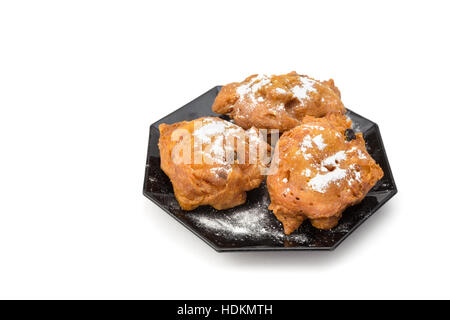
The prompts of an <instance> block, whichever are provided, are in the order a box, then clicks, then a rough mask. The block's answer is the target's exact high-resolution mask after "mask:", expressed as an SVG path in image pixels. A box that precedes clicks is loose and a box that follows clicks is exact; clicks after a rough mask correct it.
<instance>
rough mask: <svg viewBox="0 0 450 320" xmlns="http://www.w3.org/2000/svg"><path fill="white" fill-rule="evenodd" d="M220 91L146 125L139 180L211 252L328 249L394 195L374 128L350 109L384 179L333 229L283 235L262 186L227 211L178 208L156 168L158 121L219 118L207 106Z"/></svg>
mask: <svg viewBox="0 0 450 320" xmlns="http://www.w3.org/2000/svg"><path fill="white" fill-rule="evenodd" d="M220 88H221V87H220V86H218V87H215V88H213V89H211V90H209V91H208V92H206V93H205V94H203V95H201V96H200V97H198V98H197V99H195V100H193V101H192V102H190V103H188V104H187V105H185V106H184V107H182V108H180V109H178V110H176V111H175V112H173V113H171V114H169V115H168V116H166V117H164V118H163V119H161V120H159V121H158V122H155V123H154V124H152V125H151V127H150V138H149V144H148V154H147V166H146V170H145V181H144V195H145V196H146V197H148V198H149V199H150V200H152V201H153V202H155V203H156V204H157V205H158V206H159V207H161V208H162V209H163V210H164V211H166V212H167V213H168V214H170V215H171V216H172V217H174V218H175V219H176V220H178V221H179V222H180V223H182V224H183V225H184V226H185V227H186V228H188V229H189V230H191V231H192V232H193V233H194V234H196V235H197V236H198V237H200V238H201V239H202V240H204V241H205V242H206V243H207V244H209V245H210V246H211V247H213V248H214V249H215V250H217V251H257V250H259V251H261V250H333V249H335V248H336V247H337V246H338V245H339V243H341V242H342V241H343V240H344V239H345V238H346V237H347V236H348V235H349V234H350V233H351V232H353V231H354V230H355V229H356V228H357V227H358V226H359V225H360V224H361V223H362V222H364V221H365V220H366V219H367V218H369V217H370V216H371V215H372V214H374V213H375V211H377V210H378V209H379V208H380V207H381V206H382V205H383V204H384V203H386V201H388V200H389V199H390V198H392V197H393V196H394V195H395V194H396V193H397V188H396V186H395V182H394V178H393V176H392V172H391V169H390V167H389V163H388V159H387V157H386V153H385V150H384V147H383V142H382V140H381V135H380V131H379V129H378V126H377V125H376V124H375V123H373V122H372V121H370V120H367V119H365V118H363V117H361V116H360V115H358V114H356V113H354V112H352V111H350V110H349V111H348V113H347V115H348V116H349V117H350V118H351V119H352V121H353V124H354V129H355V130H356V131H360V132H363V134H364V139H365V140H366V145H367V150H368V152H369V153H370V154H371V155H372V157H373V158H374V159H375V161H376V162H377V163H378V164H379V165H380V166H381V168H382V169H383V171H384V177H383V178H382V179H381V180H380V181H378V183H377V184H376V185H375V186H374V188H373V189H372V190H371V191H370V192H369V193H368V194H367V196H366V198H364V200H363V201H362V202H361V203H360V204H358V205H356V206H353V207H350V208H348V209H347V210H346V211H345V212H344V213H343V217H342V219H341V220H340V221H339V224H338V225H337V226H336V227H335V228H333V229H331V230H319V229H315V228H313V227H312V226H311V224H310V223H309V222H305V223H303V225H302V226H301V227H300V228H299V229H298V230H297V231H295V232H294V233H293V234H291V235H289V236H286V235H284V233H283V228H282V225H281V223H280V222H279V221H278V220H277V219H275V217H274V215H273V214H272V213H271V211H269V210H268V209H267V207H268V205H269V202H270V199H269V195H268V192H267V188H266V186H265V184H263V185H261V186H260V187H259V188H257V189H254V190H252V191H250V192H248V193H247V202H246V203H245V204H243V205H241V206H238V207H235V208H232V209H228V210H222V211H218V210H216V209H214V208H212V207H210V206H202V207H199V208H197V209H195V210H193V211H184V210H182V209H181V208H180V206H179V204H178V202H177V200H176V199H175V196H174V194H173V189H172V184H171V183H170V180H169V178H168V177H167V176H166V175H165V174H164V172H163V171H162V170H161V169H160V155H159V149H158V139H159V130H158V126H159V125H160V124H161V123H168V124H171V123H174V122H179V121H183V120H188V121H189V120H193V119H196V118H199V117H204V116H219V115H217V114H215V113H214V112H212V111H211V106H212V104H213V102H214V99H215V97H216V96H217V94H218V92H219V91H220ZM220 117H221V118H224V119H227V118H226V117H224V116H220Z"/></svg>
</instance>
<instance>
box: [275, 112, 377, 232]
mask: <svg viewBox="0 0 450 320" xmlns="http://www.w3.org/2000/svg"><path fill="white" fill-rule="evenodd" d="M350 125H351V123H350V121H349V120H347V118H345V117H344V116H341V115H335V114H332V115H329V116H327V117H325V118H313V117H309V116H307V117H305V118H304V119H303V122H302V124H301V125H300V126H298V127H296V128H294V129H292V130H290V131H287V132H285V133H284V134H283V135H282V136H281V138H280V140H279V141H278V148H279V149H278V150H276V152H275V153H276V155H275V157H274V159H275V160H273V161H272V165H273V166H275V168H276V167H278V170H275V169H274V172H275V173H274V174H273V175H270V176H268V177H267V187H268V189H269V194H270V199H271V204H270V206H269V209H270V210H272V211H273V212H274V214H275V216H276V217H277V219H278V220H280V221H281V222H282V223H283V227H284V232H285V233H286V234H290V233H292V232H293V231H294V230H296V229H297V228H298V227H299V226H300V225H301V224H302V222H303V221H304V220H305V219H310V220H311V223H312V225H313V226H314V227H316V228H319V229H331V228H332V227H334V226H336V224H337V223H338V221H339V219H340V218H341V215H342V212H343V211H344V210H345V209H346V208H347V207H348V206H352V205H354V204H357V203H359V202H360V201H361V200H362V199H363V198H364V197H365V196H366V194H367V193H368V192H369V190H370V189H371V188H372V187H373V186H374V185H375V183H376V182H377V181H378V180H380V179H381V178H382V177H383V171H382V170H381V168H380V167H379V166H378V165H377V164H376V163H375V161H374V160H373V159H372V157H371V156H370V155H369V154H368V153H367V150H366V147H365V142H364V139H363V136H362V134H361V133H357V134H356V135H353V137H352V138H354V139H349V138H348V137H349V136H351V135H347V138H346V130H349V129H348V128H350Z"/></svg>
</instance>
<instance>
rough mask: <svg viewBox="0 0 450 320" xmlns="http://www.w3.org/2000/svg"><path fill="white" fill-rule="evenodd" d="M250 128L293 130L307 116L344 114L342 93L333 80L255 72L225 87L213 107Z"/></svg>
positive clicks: (292, 73)
mask: <svg viewBox="0 0 450 320" xmlns="http://www.w3.org/2000/svg"><path fill="white" fill-rule="evenodd" d="M212 110H213V111H214V112H217V113H220V114H226V115H229V116H230V117H231V118H232V119H233V120H234V122H235V123H236V124H237V125H239V126H241V127H243V128H244V129H248V128H251V127H256V128H260V129H278V130H280V131H286V130H290V129H292V128H294V127H296V126H298V125H299V124H300V123H301V120H302V119H303V117H305V116H306V115H309V116H314V117H323V116H325V115H326V114H328V113H330V112H334V113H342V114H343V113H344V112H345V108H344V105H343V104H342V102H341V94H340V92H339V90H338V88H336V87H335V85H334V81H333V80H332V79H330V80H328V81H317V80H314V79H313V78H310V77H308V76H305V75H299V74H297V73H296V72H291V73H288V74H284V75H272V76H266V75H252V76H250V77H248V78H247V79H245V80H244V81H243V82H233V83H230V84H228V85H226V86H224V87H223V88H222V90H221V91H220V92H219V94H218V95H217V97H216V100H215V101H214V104H213V106H212Z"/></svg>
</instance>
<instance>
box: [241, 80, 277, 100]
mask: <svg viewBox="0 0 450 320" xmlns="http://www.w3.org/2000/svg"><path fill="white" fill-rule="evenodd" d="M270 79H271V77H270V76H267V75H265V74H261V75H260V74H258V75H257V76H256V77H254V78H252V79H251V80H250V82H249V83H245V84H243V85H240V86H239V87H238V88H237V89H236V92H237V93H238V94H239V97H240V99H241V100H243V99H244V98H245V96H249V98H250V99H251V100H252V102H253V103H256V98H255V94H256V93H257V92H258V91H259V90H260V89H261V88H262V87H263V86H265V85H267V84H269V83H270ZM260 98H261V97H260ZM258 101H260V102H261V101H264V99H262V100H259V98H258Z"/></svg>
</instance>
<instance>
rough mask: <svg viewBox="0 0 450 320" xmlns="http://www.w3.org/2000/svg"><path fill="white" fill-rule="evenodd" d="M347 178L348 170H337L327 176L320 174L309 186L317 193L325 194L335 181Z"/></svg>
mask: <svg viewBox="0 0 450 320" xmlns="http://www.w3.org/2000/svg"><path fill="white" fill-rule="evenodd" d="M346 176H347V170H344V169H341V168H336V169H334V170H333V171H331V172H328V173H326V174H320V173H318V174H317V175H316V176H315V177H314V178H312V179H311V180H310V181H309V182H308V185H309V186H310V187H311V188H312V189H313V190H314V191H317V192H320V193H325V191H326V190H327V188H328V186H329V184H330V183H331V182H334V181H338V180H341V179H344V178H345V177H346Z"/></svg>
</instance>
